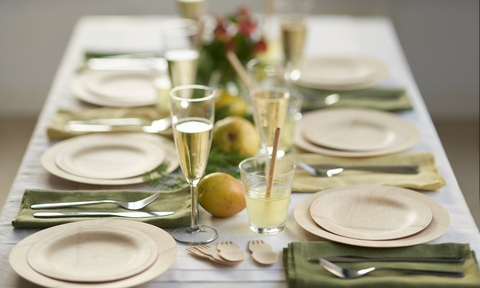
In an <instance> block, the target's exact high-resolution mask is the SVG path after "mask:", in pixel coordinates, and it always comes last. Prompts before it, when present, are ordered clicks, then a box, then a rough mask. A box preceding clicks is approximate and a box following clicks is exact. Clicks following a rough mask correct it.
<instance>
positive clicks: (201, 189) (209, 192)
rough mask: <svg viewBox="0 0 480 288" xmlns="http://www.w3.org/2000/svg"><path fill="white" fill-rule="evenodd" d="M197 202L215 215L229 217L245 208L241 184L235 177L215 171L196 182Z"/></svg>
mask: <svg viewBox="0 0 480 288" xmlns="http://www.w3.org/2000/svg"><path fill="white" fill-rule="evenodd" d="M198 203H199V204H200V205H202V207H203V208H204V209H205V210H207V212H208V213H210V214H212V215H213V216H216V217H229V216H232V215H235V214H237V213H239V212H240V211H242V210H243V209H245V207H246V206H247V204H246V202H245V194H244V191H243V185H242V183H240V181H238V180H237V179H235V177H233V176H231V175H229V174H226V173H222V172H216V173H212V174H208V175H207V176H205V177H203V178H202V180H200V183H199V184H198Z"/></svg>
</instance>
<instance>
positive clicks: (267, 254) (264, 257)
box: [248, 240, 278, 265]
mask: <svg viewBox="0 0 480 288" xmlns="http://www.w3.org/2000/svg"><path fill="white" fill-rule="evenodd" d="M248 249H249V250H250V252H252V258H253V259H254V260H255V261H257V262H258V263H260V264H263V265H271V264H273V263H275V262H277V260H278V254H277V253H275V252H273V251H272V247H271V246H270V245H268V244H267V243H265V242H264V241H263V240H253V241H248Z"/></svg>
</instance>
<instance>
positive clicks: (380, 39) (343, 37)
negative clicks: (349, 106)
mask: <svg viewBox="0 0 480 288" xmlns="http://www.w3.org/2000/svg"><path fill="white" fill-rule="evenodd" d="M172 17H175V15H152V16H83V17H81V18H80V19H79V20H78V21H77V24H76V26H75V29H74V30H73V32H72V35H71V37H70V41H69V42H68V45H67V47H66V49H65V52H64V54H63V57H62V60H61V63H60V65H59V68H58V70H57V72H56V75H55V77H54V80H53V84H52V86H51V89H50V92H49V94H48V97H47V99H46V101H45V104H44V106H43V109H42V111H41V113H40V115H39V117H38V121H37V123H36V127H35V129H34V131H33V134H32V137H31V139H30V142H29V144H28V147H27V149H26V152H25V154H24V157H23V160H22V162H21V164H20V168H19V170H18V172H17V175H16V177H15V180H14V182H13V185H12V187H11V190H10V193H9V195H8V197H7V199H6V202H5V205H4V207H3V209H2V211H1V213H0V286H1V287H2V288H14V287H18V288H20V287H21V288H26V287H38V286H37V285H36V284H33V283H31V282H29V281H28V280H26V279H23V278H22V277H21V276H19V275H17V273H15V271H14V270H13V269H12V268H11V266H10V264H9V253H10V251H11V250H12V249H13V248H14V247H15V245H16V244H17V243H19V242H20V241H21V240H22V239H24V238H26V237H28V236H30V235H32V234H34V233H36V232H38V231H40V230H41V229H39V228H14V227H13V226H12V220H14V219H15V217H16V216H17V213H18V211H19V207H20V203H21V200H22V195H23V194H24V192H25V190H26V189H48V190H102V189H130V190H146V191H154V190H155V188H153V187H151V186H149V185H148V184H146V183H140V184H131V185H119V186H108V185H104V186H102V185H92V184H82V183H77V182H74V181H70V180H66V179H62V178H59V177H57V176H54V175H52V174H50V173H49V172H47V171H46V170H45V169H44V168H43V167H42V165H41V162H40V157H41V155H42V153H43V152H44V151H45V150H46V149H48V148H49V147H51V146H52V145H54V144H55V143H57V142H58V140H50V139H49V138H48V137H47V134H46V130H47V127H48V125H49V123H50V121H51V120H52V117H54V115H55V114H56V113H57V111H58V110H59V109H77V108H95V107H98V106H95V105H93V104H88V103H86V102H83V101H81V100H79V99H77V98H76V97H75V96H74V95H72V91H71V82H72V79H73V77H74V76H75V75H76V73H77V72H78V68H79V67H80V65H81V63H83V61H84V56H85V54H86V53H87V52H96V53H132V52H152V51H154V52H155V51H160V50H161V48H162V43H161V39H160V35H159V25H160V23H161V22H162V21H163V20H165V19H168V18H172ZM32 49H33V50H34V49H35V47H32ZM344 54H349V55H363V56H367V57H372V58H376V59H378V60H380V61H382V62H383V63H385V64H386V65H387V66H388V68H389V74H388V77H387V78H386V79H385V80H384V81H383V82H382V84H381V85H389V87H392V86H396V87H401V88H402V89H405V91H406V94H407V95H408V98H409V100H410V102H411V104H412V106H413V109H411V110H404V111H398V112H392V113H395V114H396V115H398V116H399V117H401V118H402V119H404V120H405V121H407V122H409V123H410V124H412V125H414V126H415V127H416V128H417V129H418V130H419V131H420V133H421V140H420V141H419V142H418V144H417V145H415V146H414V147H413V148H411V149H409V150H408V152H417V151H424V152H431V153H433V155H434V158H435V163H436V165H437V169H438V172H439V173H440V174H441V175H442V176H443V178H444V179H445V181H446V185H445V186H444V187H442V188H440V189H438V190H436V191H421V193H422V194H424V195H426V196H428V197H430V198H431V199H433V200H435V201H436V202H438V203H440V204H441V205H442V206H443V207H444V208H445V209H446V211H448V214H449V216H450V221H451V222H450V226H449V228H448V230H447V231H446V232H445V233H444V234H443V235H441V236H439V237H438V238H436V239H434V240H432V241H429V242H428V243H430V244H436V243H449V242H455V243H469V244H470V247H471V249H472V250H474V251H476V252H477V253H480V233H479V230H478V229H477V226H476V225H475V222H474V220H473V217H472V215H471V213H470V210H469V208H468V206H467V203H466V201H465V198H464V196H463V194H462V191H461V189H460V187H459V184H458V182H457V179H456V177H455V174H454V171H453V170H452V166H451V165H450V162H449V160H448V157H447V155H446V153H445V150H444V148H443V146H442V143H441V141H440V139H439V137H438V134H437V132H436V130H435V126H434V124H433V122H432V119H431V117H430V115H429V112H428V109H427V107H426V105H425V103H424V101H423V98H422V95H421V93H420V91H419V88H418V86H417V84H416V81H415V77H414V75H413V73H412V71H411V69H410V67H409V64H408V60H407V58H406V56H405V54H404V52H403V50H402V45H401V43H400V41H399V39H398V37H397V35H396V32H395V28H394V25H393V23H392V21H391V20H390V19H388V18H386V17H377V16H375V17H353V16H350V15H314V16H310V22H309V28H308V34H307V42H306V44H305V55H306V56H307V57H308V56H309V55H310V56H311V55H344ZM310 195H312V193H292V195H291V200H290V201H291V202H290V207H289V212H288V218H287V224H286V229H285V230H284V231H283V232H281V233H279V234H276V235H259V234H256V233H254V232H253V231H251V230H250V228H249V224H248V217H247V211H246V210H244V211H242V212H240V213H238V214H236V215H234V216H230V217H227V218H219V217H213V216H211V215H210V214H209V213H207V212H206V211H205V210H203V208H201V207H200V208H199V209H200V212H199V222H200V223H201V224H205V225H208V226H211V227H214V228H215V229H216V230H217V231H218V234H219V236H218V239H217V240H216V241H215V242H214V243H213V244H215V243H217V242H220V241H234V242H235V243H237V244H238V245H239V246H240V248H241V249H242V250H243V251H245V252H246V258H245V260H244V261H243V262H242V263H240V264H239V265H236V266H223V265H219V264H216V263H213V262H209V261H204V260H202V259H199V258H195V257H192V256H191V255H190V254H189V253H188V252H187V251H186V248H188V247H190V246H189V245H185V244H181V243H177V245H178V252H177V257H176V259H175V261H174V262H173V264H172V266H171V267H170V268H169V269H168V270H167V271H165V272H164V273H163V274H162V275H160V276H158V277H157V278H155V279H154V280H152V281H149V282H147V283H145V284H142V285H140V286H139V287H145V288H147V287H195V288H202V287H209V288H210V287H246V285H248V287H252V288H254V287H262V288H267V287H287V283H286V278H285V270H284V268H283V266H282V260H281V257H279V258H280V260H279V261H277V262H276V263H275V264H273V265H270V266H264V265H259V264H257V263H256V262H255V261H254V260H253V259H252V257H251V256H250V253H249V252H248V249H247V245H248V241H249V240H264V241H265V242H267V243H268V244H270V245H271V246H272V249H273V251H274V252H277V253H278V254H279V255H281V252H282V249H283V248H285V247H287V245H288V243H291V242H306V241H323V240H324V239H322V238H320V237H318V236H315V235H313V234H311V233H309V232H307V231H306V230H304V229H303V228H302V227H301V226H299V225H298V224H297V222H296V220H295V218H294V215H293V214H294V209H295V207H296V206H297V204H298V203H300V202H301V201H302V200H303V199H305V198H306V197H308V196H310ZM165 230H166V231H167V232H168V233H172V231H173V229H172V228H166V229H165ZM477 255H479V254H477ZM477 259H479V258H478V256H477Z"/></svg>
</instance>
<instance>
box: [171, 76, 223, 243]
mask: <svg viewBox="0 0 480 288" xmlns="http://www.w3.org/2000/svg"><path fill="white" fill-rule="evenodd" d="M170 100H171V116H172V127H173V136H174V139H175V147H176V149H177V153H178V159H179V161H180V167H181V168H182V172H183V174H184V175H185V178H186V179H187V181H188V183H189V185H190V193H191V199H192V200H191V201H192V205H191V206H192V216H191V225H190V226H185V227H180V228H177V229H176V230H175V231H173V238H175V240H177V241H178V242H181V243H186V244H193V245H198V244H205V243H210V242H212V241H214V240H215V239H217V237H218V233H217V231H216V230H215V229H214V228H212V227H209V226H205V225H199V224H198V193H197V185H198V183H199V182H200V179H201V178H202V176H203V173H204V172H205V167H206V165H207V161H208V155H209V152H210V146H211V143H212V130H213V120H214V111H215V110H214V109H215V108H214V107H215V90H214V89H213V88H209V87H206V86H201V85H184V86H178V87H175V88H173V89H172V90H170Z"/></svg>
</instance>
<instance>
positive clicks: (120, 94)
mask: <svg viewBox="0 0 480 288" xmlns="http://www.w3.org/2000/svg"><path fill="white" fill-rule="evenodd" d="M90 75H94V76H90V77H89V78H88V79H87V80H86V81H85V85H86V86H87V88H88V90H89V91H90V92H91V93H93V94H96V95H98V96H101V97H107V98H111V99H113V100H119V101H138V100H140V99H142V100H149V99H151V98H152V95H155V90H154V88H153V85H152V80H151V79H150V77H149V75H148V73H146V72H145V71H102V72H97V73H95V74H90Z"/></svg>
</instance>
